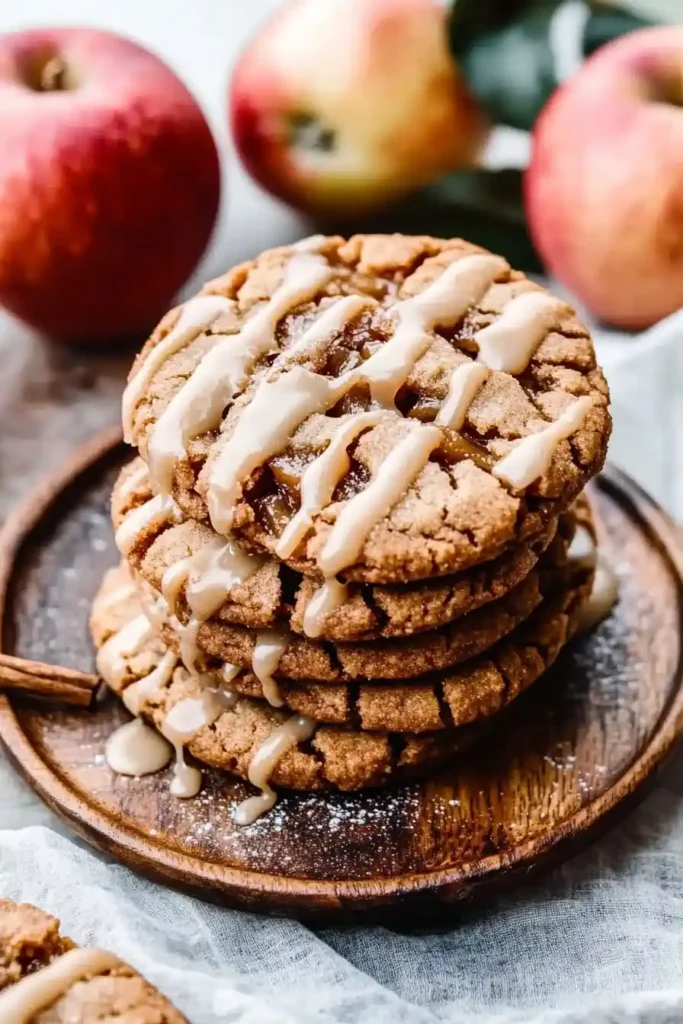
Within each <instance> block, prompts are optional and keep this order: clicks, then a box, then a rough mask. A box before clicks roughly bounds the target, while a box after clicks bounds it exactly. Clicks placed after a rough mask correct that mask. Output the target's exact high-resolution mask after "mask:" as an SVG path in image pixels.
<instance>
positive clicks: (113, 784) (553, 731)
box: [0, 435, 683, 923]
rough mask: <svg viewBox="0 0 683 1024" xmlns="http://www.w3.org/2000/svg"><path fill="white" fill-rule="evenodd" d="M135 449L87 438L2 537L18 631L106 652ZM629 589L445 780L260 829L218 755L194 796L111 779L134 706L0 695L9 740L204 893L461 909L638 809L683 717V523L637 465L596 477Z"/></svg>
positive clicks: (52, 781) (50, 779)
mask: <svg viewBox="0 0 683 1024" xmlns="http://www.w3.org/2000/svg"><path fill="white" fill-rule="evenodd" d="M126 457H127V455H126V453H125V452H124V451H123V449H122V446H120V445H118V444H117V443H116V442H115V439H114V438H113V437H112V436H111V435H109V436H108V437H106V438H103V439H96V440H95V441H94V442H92V443H91V444H90V446H89V447H87V448H86V449H85V450H81V451H80V452H79V453H77V455H76V456H74V458H73V459H72V460H71V461H70V463H69V465H67V466H66V467H65V468H64V469H63V471H61V472H60V473H58V474H57V475H56V476H55V477H53V478H52V479H51V480H49V481H47V482H46V483H45V484H44V485H42V486H41V488H40V489H39V491H37V492H36V493H35V494H34V495H33V496H31V497H30V498H29V500H28V502H27V504H26V505H25V506H24V508H23V509H21V510H19V512H18V513H16V514H15V516H13V517H12V518H11V519H10V520H9V521H8V523H7V525H6V528H5V530H4V532H3V534H2V538H1V539H0V604H3V605H4V608H3V610H2V623H1V624H2V647H3V649H4V650H5V651H8V652H9V653H11V654H18V655H20V656H23V657H31V658H35V659H37V660H41V661H49V662H53V663H55V664H61V665H68V666H71V667H73V668H78V669H80V670H89V669H91V668H92V664H93V655H92V651H91V647H90V643H89V639H88V635H87V615H88V609H89V605H90V601H91V599H92V596H93V594H94V592H95V590H96V588H97V586H98V583H99V580H100V577H101V574H102V572H103V571H104V569H105V568H107V567H108V566H109V565H111V564H113V562H114V561H115V559H116V555H115V551H114V546H113V541H112V538H111V527H110V524H109V516H108V501H109V492H110V488H111V483H112V479H113V476H114V474H115V473H116V471H117V469H118V467H119V465H120V463H121V461H122V459H124V458H126ZM592 497H593V500H594V503H595V507H596V512H597V516H598V525H599V532H600V536H601V541H602V546H603V549H604V551H605V553H606V555H607V557H608V558H609V560H610V561H611V562H612V564H613V565H614V567H615V569H616V570H617V572H618V575H619V578H620V584H621V599H620V602H619V605H618V607H617V608H616V609H615V611H614V613H613V614H612V616H611V617H610V619H609V620H607V621H606V622H605V623H603V624H602V626H601V627H599V629H598V630H597V631H596V632H595V633H594V634H593V635H592V636H590V637H587V638H583V639H581V640H578V641H575V642H574V643H573V645H572V646H571V649H569V650H567V651H566V652H565V654H564V655H563V656H562V658H561V659H560V662H559V663H558V665H557V666H556V668H555V669H554V670H553V671H552V672H551V673H549V674H548V675H547V676H546V678H545V679H544V680H543V681H542V682H541V683H539V684H538V685H537V686H535V687H534V688H532V690H531V691H530V692H529V693H528V694H526V695H525V696H523V697H522V698H520V699H519V701H517V702H516V703H515V705H514V706H513V707H512V709H511V711H510V712H509V713H508V714H507V716H506V717H505V719H504V720H503V721H502V722H501V727H500V728H499V729H498V730H497V732H496V733H495V735H494V736H493V737H487V738H485V739H484V740H483V741H482V742H481V744H480V745H479V746H478V747H477V749H476V750H475V751H473V752H470V753H469V754H467V755H466V756H465V757H464V758H463V759H462V761H461V762H460V763H457V762H456V763H454V764H453V765H452V766H451V767H450V768H449V769H448V770H446V771H443V772H441V773H440V774H439V775H438V777H436V778H434V779H431V780H429V781H428V782H425V783H423V784H414V785H411V786H406V787H402V788H400V789H393V790H384V791H375V792H372V793H365V794H351V795H339V794H332V795H295V794H290V795H285V796H283V797H282V799H281V800H280V802H279V804H278V806H277V807H276V809H275V811H274V812H273V813H271V814H270V815H269V816H267V817H265V818H263V819H262V820H261V821H260V822H258V823H257V824H256V825H254V826H252V827H250V828H248V829H239V828H237V827H236V826H235V825H234V824H233V822H232V811H233V809H234V807H235V805H236V803H237V802H238V801H240V800H241V799H243V797H244V796H245V795H247V793H248V792H249V791H250V790H249V787H248V786H247V785H246V784H244V783H241V782H238V781H236V780H233V779H231V778H229V777H227V776H224V775H222V774H221V773H219V772H207V773H206V778H205V786H204V790H203V792H202V794H201V795H200V797H198V798H197V799H196V800H194V801H185V802H183V801H177V800H175V799H173V798H172V797H171V796H170V795H169V793H168V789H167V779H166V777H165V776H164V775H162V776H159V777H149V778H146V779H142V780H138V781H135V780H130V779H123V778H117V777H114V776H113V775H112V774H111V772H110V771H109V770H108V769H107V767H106V765H105V764H104V758H103V750H104V743H105V741H106V738H107V736H108V735H109V733H110V732H111V730H112V729H113V728H114V727H115V726H116V725H118V724H119V723H120V722H122V721H124V720H125V717H126V713H125V711H124V710H123V708H122V707H121V706H120V705H119V704H118V703H117V702H115V701H113V700H111V701H108V702H106V703H105V704H104V705H103V706H102V707H101V708H100V709H99V710H98V711H97V713H95V714H93V713H89V712H81V711H57V710H43V709H42V708H37V707H36V706H31V707H29V706H28V705H24V704H22V703H21V701H19V700H16V699H15V698H11V699H2V700H1V701H0V737H1V738H2V740H3V742H4V744H5V747H6V749H7V751H8V753H9V755H10V757H11V758H12V759H13V760H14V762H15V763H16V764H17V766H18V767H19V769H20V771H21V772H22V773H23V774H24V775H25V777H26V778H27V779H28V780H29V782H30V783H31V785H32V786H33V787H34V788H35V789H36V791H37V792H38V793H39V794H40V795H41V796H42V797H43V798H44V799H45V800H46V801H47V803H48V804H49V805H50V806H51V807H53V808H54V809H55V810H56V811H57V812H58V813H59V814H60V815H61V816H62V817H64V818H65V819H66V820H67V821H69V822H70V823H71V824H72V826H73V827H74V828H75V829H76V830H77V831H78V832H80V833H81V834H82V835H83V836H85V837H86V838H87V839H88V840H90V841H91V842H92V843H94V844H95V845H97V846H99V847H100V848H102V849H105V850H108V851H109V852H111V853H112V854H113V855H115V856H116V857H118V858H119V859H120V860H122V861H124V862H126V863H127V864H129V865H130V866H131V867H133V868H134V869H136V870H139V871H142V872H144V873H145V874H148V875H150V876H152V877H154V878H157V879H160V880H163V881H166V882H168V883H170V884H173V885H176V886H180V887H182V888H185V889H188V890H190V891H193V892H195V893H196V894H197V895H201V896H203V897H205V898H209V899H214V900H220V901H223V902H226V903H229V904H231V905H235V906H241V907H249V908H250V909H257V910H260V911H266V912H270V913H288V914H293V915H294V916H298V917H302V918H311V917H318V918H322V919H325V920H330V919H333V918H334V919H352V918H355V917H357V916H358V915H360V914H364V915H366V916H369V917H373V918H377V917H381V918H387V917H390V918H393V919H394V920H396V919H398V920H400V921H402V922H406V921H410V922H411V923H414V922H416V921H417V920H420V919H424V918H431V917H433V916H434V915H438V914H444V913H448V912H449V910H451V909H452V906H453V904H455V903H456V902H457V901H459V900H463V899H473V898H474V897H475V896H479V895H483V894H484V893H486V892H491V891H494V890H495V888H496V887H498V886H502V885H506V884H509V883H510V882H511V881H512V880H513V879H515V878H519V877H520V876H524V875H526V874H528V873H529V872H531V871H533V870H535V869H537V868H538V867H540V866H542V865H543V864H547V863H551V862H553V861H554V860H557V859H559V858H560V857H562V856H566V855H567V854H568V853H570V852H571V851H572V850H574V849H576V848H577V847H578V846H579V845H581V844H582V843H584V842H586V841H587V839H588V838H589V837H590V836H592V835H593V834H595V832H596V831H598V830H599V829H600V828H603V827H606V826H607V824H608V823H609V821H610V820H611V819H613V818H614V817H615V816H616V815H617V814H619V813H621V812H622V811H623V810H624V809H625V808H626V807H627V806H628V805H629V802H630V798H631V797H634V796H635V795H636V794H637V793H638V792H640V791H642V784H643V783H644V781H645V779H646V778H647V777H648V776H650V775H651V773H652V771H653V770H654V768H655V767H656V766H657V765H658V764H659V763H660V762H661V761H662V759H663V757H664V755H665V754H666V753H667V752H668V750H669V748H670V747H671V745H672V743H673V741H674V739H675V737H676V736H677V734H678V732H679V731H680V729H681V727H682V726H683V690H682V687H681V619H682V611H683V601H682V589H681V571H682V566H683V557H682V555H681V550H680V539H679V536H678V532H677V528H676V527H675V526H674V525H673V524H672V523H671V521H670V520H669V519H668V517H667V516H666V515H665V514H664V513H662V512H661V511H660V510H659V509H657V508H656V507H655V506H654V505H653V504H652V503H651V502H650V501H649V499H648V498H647V497H646V496H645V495H644V494H643V493H642V492H641V491H640V490H639V489H638V488H637V487H636V486H635V485H634V484H632V483H631V482H630V481H628V480H627V479H626V478H624V477H622V476H621V475H620V474H618V473H616V472H615V471H609V472H608V473H607V474H605V475H604V476H603V477H602V478H601V480H600V481H599V482H598V483H597V484H596V485H595V486H594V487H593V489H592Z"/></svg>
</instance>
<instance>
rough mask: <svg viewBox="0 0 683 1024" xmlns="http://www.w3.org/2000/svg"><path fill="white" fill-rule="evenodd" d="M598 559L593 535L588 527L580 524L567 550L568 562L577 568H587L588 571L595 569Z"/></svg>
mask: <svg viewBox="0 0 683 1024" xmlns="http://www.w3.org/2000/svg"><path fill="white" fill-rule="evenodd" d="M597 557H598V549H597V546H596V543H595V540H594V538H593V535H592V534H591V532H590V530H589V529H587V527H585V526H583V525H581V524H580V523H579V524H578V525H577V527H576V530H575V532H574V536H573V537H572V542H571V544H570V545H569V548H568V550H567V559H568V561H569V562H570V563H571V564H572V565H574V566H576V567H577V568H581V567H584V566H585V567H586V568H587V569H592V568H594V567H595V563H596V561H597Z"/></svg>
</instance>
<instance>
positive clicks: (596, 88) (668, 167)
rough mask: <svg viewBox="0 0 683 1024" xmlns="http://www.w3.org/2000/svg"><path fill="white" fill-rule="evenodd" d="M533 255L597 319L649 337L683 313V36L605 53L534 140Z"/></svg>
mask: <svg viewBox="0 0 683 1024" xmlns="http://www.w3.org/2000/svg"><path fill="white" fill-rule="evenodd" d="M525 196H526V207H527V214H528V218H529V223H530V227H531V231H532V235H533V239H534V243H535V245H536V247H537V249H538V251H539V253H540V255H541V256H542V258H543V260H544V261H545V263H546V265H547V267H548V269H549V270H550V271H551V272H552V273H553V274H554V275H555V276H557V277H558V278H559V279H560V280H561V281H562V282H563V283H564V284H566V285H567V286H568V287H569V288H571V289H572V291H573V292H574V293H575V294H576V295H578V296H579V298H580V299H581V300H582V301H583V302H584V303H585V304H586V305H587V306H588V308H589V309H590V310H591V312H592V313H594V314H595V315H596V316H598V317H600V318H601V319H603V320H604V321H606V322H608V323H611V324H616V325H618V326H620V327H624V328H632V329H641V328H645V327H648V326H650V325H651V324H653V323H655V322H656V321H657V320H660V319H661V318H662V317H665V316H667V315H668V314H669V313H672V312H673V311H674V310H676V309H678V308H679V307H681V306H683V28H676V27H672V26H667V27H662V28H654V29H643V30H642V31H638V32H633V33H631V34H629V35H627V36H624V37H622V38H621V39H619V40H617V41H615V42H613V43H610V44H609V45H607V46H605V47H604V48H602V49H601V50H599V51H598V53H597V54H596V55H595V56H593V57H592V58H591V59H590V60H589V61H587V62H586V64H585V65H584V66H583V68H582V69H581V70H580V71H579V72H578V73H577V74H576V75H575V76H574V77H573V78H571V79H570V80H569V81H568V82H567V83H566V84H565V85H564V86H562V87H561V88H560V89H559V90H558V91H557V92H556V93H555V95H554V96H553V98H552V99H551V101H550V103H549V104H548V106H547V107H546V108H545V110H544V111H543V113H542V114H541V117H540V118H539V121H538V122H537V125H536V129H535V132H534V136H533V144H532V159H531V164H530V167H529V170H528V172H527V175H526V181H525Z"/></svg>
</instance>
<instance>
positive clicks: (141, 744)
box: [104, 718, 173, 778]
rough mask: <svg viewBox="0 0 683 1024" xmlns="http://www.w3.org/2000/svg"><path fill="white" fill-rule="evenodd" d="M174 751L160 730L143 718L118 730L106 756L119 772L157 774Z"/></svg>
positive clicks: (139, 774)
mask: <svg viewBox="0 0 683 1024" xmlns="http://www.w3.org/2000/svg"><path fill="white" fill-rule="evenodd" d="M172 756H173V751H172V749H171V747H170V746H169V744H168V743H167V742H166V740H165V739H164V737H163V736H161V735H160V734H159V733H158V732H157V731H156V729H151V728H150V727H149V726H148V725H145V723H144V722H143V721H142V720H141V719H140V718H134V719H133V720H132V721H130V722H126V724H125V725H122V726H120V727H119V728H118V729H116V730H115V731H114V732H113V733H112V734H111V736H110V737H109V739H108V740H107V742H106V745H105V748H104V757H105V760H106V762H107V764H108V765H109V767H110V768H111V770H112V771H113V772H116V774H117V775H132V776H134V777H136V778H139V777H140V776H141V775H154V773H155V772H159V771H161V769H162V768H165V767H166V765H167V764H168V763H169V761H170V760H171V757H172Z"/></svg>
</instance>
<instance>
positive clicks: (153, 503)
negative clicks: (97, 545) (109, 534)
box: [114, 494, 178, 556]
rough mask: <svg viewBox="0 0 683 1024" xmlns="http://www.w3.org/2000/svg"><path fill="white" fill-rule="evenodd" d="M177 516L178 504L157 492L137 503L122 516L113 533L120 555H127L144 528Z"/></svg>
mask: <svg viewBox="0 0 683 1024" xmlns="http://www.w3.org/2000/svg"><path fill="white" fill-rule="evenodd" d="M177 517H178V506H177V505H176V503H175V502H174V501H173V499H172V498H168V497H166V498H164V497H162V495H160V494H157V495H155V496H154V497H153V498H150V499H149V501H146V502H145V503H144V505H138V507H137V508H134V509H132V510H131V511H130V512H129V513H128V514H127V515H126V516H125V517H124V518H123V520H122V522H121V524H120V526H119V528H118V529H117V531H116V533H115V534H114V540H115V542H116V546H117V548H118V549H119V551H120V552H121V554H122V555H124V556H128V555H129V554H130V553H131V551H132V550H133V548H134V547H135V545H136V543H137V541H138V538H139V537H140V534H141V533H142V531H143V530H144V529H146V528H147V527H150V528H151V527H153V526H156V525H157V524H158V523H163V522H165V521H166V520H167V519H176V518H177Z"/></svg>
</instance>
